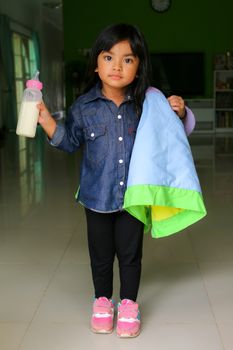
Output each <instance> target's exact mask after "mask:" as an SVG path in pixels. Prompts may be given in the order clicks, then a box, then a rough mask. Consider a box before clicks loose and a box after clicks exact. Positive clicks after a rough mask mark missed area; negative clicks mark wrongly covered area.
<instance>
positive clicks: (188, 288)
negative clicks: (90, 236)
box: [0, 131, 233, 350]
mask: <svg viewBox="0 0 233 350" xmlns="http://www.w3.org/2000/svg"><path fill="white" fill-rule="evenodd" d="M190 143H191V146H192V150H193V155H194V158H195V162H196V166H197V170H198V174H199V177H200V181H201V185H202V188H203V193H204V197H205V203H206V207H207V210H208V215H207V217H206V218H204V219H203V220H201V221H200V222H198V223H197V224H195V225H193V226H191V227H189V228H188V229H186V230H185V231H183V232H181V233H179V234H177V235H173V236H171V237H168V238H164V239H160V240H154V239H152V238H151V237H150V236H149V235H147V236H145V240H144V258H143V275H142V282H141V289H140V294H139V298H138V301H139V302H140V304H141V311H142V333H141V335H140V336H139V337H137V338H135V339H118V338H117V337H116V334H115V333H113V334H111V335H95V334H93V333H91V331H90V329H89V318H90V313H91V301H92V296H93V289H92V282H91V275H90V268H89V259H88V254H87V243H86V234H85V231H86V229H85V218H84V213H83V209H82V208H81V207H80V206H79V205H77V204H76V203H75V201H74V193H75V190H76V187H77V184H78V165H79V156H78V155H77V154H73V155H68V154H65V153H62V152H60V151H57V150H55V149H52V148H51V147H50V146H49V145H48V144H47V142H46V140H45V138H44V136H43V135H41V133H40V131H38V134H37V137H36V139H32V140H26V141H25V139H21V138H18V137H16V136H15V135H14V134H9V135H8V136H7V138H6V141H5V144H4V145H2V147H1V148H0V349H1V350H77V349H86V350H88V349H96V350H99V349H101V350H105V349H113V350H114V349H120V350H121V349H127V350H130V349H134V350H137V349H142V347H143V348H144V349H150V348H151V345H153V348H154V349H156V350H223V349H224V350H232V349H233V332H232V330H233V229H232V223H233V220H232V219H233V135H231V136H219V137H214V136H213V135H209V136H208V135H195V134H193V135H192V136H191V137H190ZM115 270H116V273H115V293H114V294H115V299H117V298H118V287H119V281H118V274H117V266H116V269H115Z"/></svg>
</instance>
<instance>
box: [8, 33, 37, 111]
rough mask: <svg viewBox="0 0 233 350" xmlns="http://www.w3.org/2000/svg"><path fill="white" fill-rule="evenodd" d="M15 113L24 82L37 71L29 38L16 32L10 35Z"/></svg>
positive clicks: (34, 55) (18, 105)
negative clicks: (13, 69)
mask: <svg viewBox="0 0 233 350" xmlns="http://www.w3.org/2000/svg"><path fill="white" fill-rule="evenodd" d="M12 43H13V54H14V68H15V88H16V103H17V112H19V108H20V104H21V101H22V95H23V91H24V89H25V82H26V80H28V79H30V78H31V77H32V75H33V74H34V73H35V71H36V69H37V65H36V54H35V48H34V44H33V41H32V39H31V38H30V37H28V36H26V35H22V34H19V33H16V32H13V34H12Z"/></svg>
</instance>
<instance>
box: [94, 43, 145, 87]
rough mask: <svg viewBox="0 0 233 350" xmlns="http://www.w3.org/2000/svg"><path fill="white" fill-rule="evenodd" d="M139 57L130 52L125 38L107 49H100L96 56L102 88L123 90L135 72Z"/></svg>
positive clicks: (96, 70) (133, 77)
mask: <svg viewBox="0 0 233 350" xmlns="http://www.w3.org/2000/svg"><path fill="white" fill-rule="evenodd" d="M138 66H139V58H138V57H137V56H135V55H134V54H133V52H132V49H131V47H130V44H129V42H128V41H127V40H125V41H120V42H119V43H117V44H115V45H113V46H112V48H111V49H110V50H109V51H102V52H101V53H100V54H99V56H98V58H97V68H96V69H95V72H98V74H99V77H100V80H101V81H102V86H103V90H104V91H105V92H107V91H108V90H109V89H111V90H112V89H114V90H119V91H121V92H124V91H125V88H126V87H127V86H128V85H129V84H131V83H132V82H133V81H134V79H135V77H136V74H137V71H138Z"/></svg>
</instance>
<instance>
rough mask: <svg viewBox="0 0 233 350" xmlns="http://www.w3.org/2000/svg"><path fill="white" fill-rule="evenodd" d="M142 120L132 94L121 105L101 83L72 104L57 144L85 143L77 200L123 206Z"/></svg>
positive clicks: (66, 147)
mask: <svg viewBox="0 0 233 350" xmlns="http://www.w3.org/2000/svg"><path fill="white" fill-rule="evenodd" d="M138 123H139V117H138V116H137V115H136V113H135V107H134V101H133V98H132V97H131V96H130V95H127V96H126V97H125V99H124V101H123V102H122V103H121V105H120V106H119V107H117V106H116V105H115V104H114V102H112V101H111V100H108V99H107V98H106V97H104V96H103V95H102V93H101V89H100V86H99V84H97V85H96V86H95V87H93V88H92V89H91V90H90V91H89V92H87V93H86V94H84V95H82V96H80V97H79V98H78V99H77V100H76V101H75V102H74V103H73V104H72V106H71V108H70V110H69V114H68V117H67V119H66V122H65V125H61V124H59V125H57V127H56V130H55V133H54V135H53V138H52V140H51V141H50V143H51V144H52V145H53V146H55V147H57V148H59V149H61V150H63V151H66V152H74V151H76V150H77V149H78V148H80V147H81V146H83V147H84V148H83V156H82V162H81V170H80V187H79V191H78V195H77V200H78V201H79V202H80V203H81V204H83V205H84V206H85V207H86V208H89V209H92V210H95V211H98V212H114V211H119V210H122V207H123V200H124V194H125V190H126V184H127V177H128V169H129V162H130V157H131V152H132V148H133V144H134V140H135V135H136V130H137V126H138Z"/></svg>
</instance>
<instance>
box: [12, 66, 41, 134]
mask: <svg viewBox="0 0 233 350" xmlns="http://www.w3.org/2000/svg"><path fill="white" fill-rule="evenodd" d="M26 87H27V88H26V89H25V90H24V93H23V98H22V103H21V106H20V111H19V116H18V123H17V128H16V134H17V135H21V136H27V137H35V135H36V128H37V122H38V117H39V109H38V108H37V104H38V103H39V102H41V101H42V93H41V91H40V90H41V89H42V87H43V85H42V83H41V82H40V81H39V71H37V72H36V73H35V75H34V77H32V79H30V80H28V81H27V83H26Z"/></svg>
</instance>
